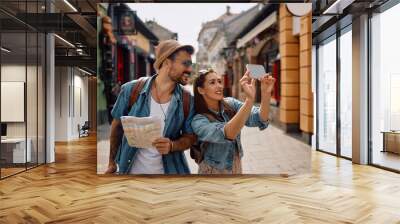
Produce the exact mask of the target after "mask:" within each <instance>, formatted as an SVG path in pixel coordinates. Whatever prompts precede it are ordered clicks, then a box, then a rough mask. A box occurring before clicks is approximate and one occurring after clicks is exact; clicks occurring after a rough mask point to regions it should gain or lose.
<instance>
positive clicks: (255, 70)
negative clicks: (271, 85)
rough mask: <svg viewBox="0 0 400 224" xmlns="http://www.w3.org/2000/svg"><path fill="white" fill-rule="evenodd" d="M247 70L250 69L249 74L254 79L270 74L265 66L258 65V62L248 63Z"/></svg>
mask: <svg viewBox="0 0 400 224" xmlns="http://www.w3.org/2000/svg"><path fill="white" fill-rule="evenodd" d="M246 68H247V70H248V71H249V73H250V74H249V75H250V77H251V78H253V79H258V80H260V79H262V78H264V77H265V76H267V75H268V74H267V73H266V72H265V69H264V66H262V65H256V64H247V65H246Z"/></svg>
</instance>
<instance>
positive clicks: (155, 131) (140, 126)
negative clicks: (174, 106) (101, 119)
mask: <svg viewBox="0 0 400 224" xmlns="http://www.w3.org/2000/svg"><path fill="white" fill-rule="evenodd" d="M121 122H122V127H123V129H124V134H125V137H126V139H127V140H128V145H129V146H131V147H136V148H144V149H147V148H153V146H152V143H153V141H154V140H155V139H157V138H160V137H161V135H162V130H161V118H160V117H134V116H122V117H121Z"/></svg>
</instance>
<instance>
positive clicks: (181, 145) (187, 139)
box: [171, 134, 197, 152]
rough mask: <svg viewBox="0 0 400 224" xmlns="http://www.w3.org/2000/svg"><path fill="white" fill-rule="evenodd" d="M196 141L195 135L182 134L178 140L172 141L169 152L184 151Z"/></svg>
mask: <svg viewBox="0 0 400 224" xmlns="http://www.w3.org/2000/svg"><path fill="white" fill-rule="evenodd" d="M196 140H197V137H196V135H195V134H183V135H182V136H181V137H180V138H178V139H176V140H174V141H172V144H171V145H172V148H171V151H172V152H175V151H184V150H186V149H188V148H190V146H192V145H193V144H194V143H195V142H196Z"/></svg>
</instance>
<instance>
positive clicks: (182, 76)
mask: <svg viewBox="0 0 400 224" xmlns="http://www.w3.org/2000/svg"><path fill="white" fill-rule="evenodd" d="M186 74H187V73H184V74H182V75H181V76H179V77H173V76H170V79H171V80H172V81H174V82H176V83H178V84H181V85H186V84H187V83H186V82H185V81H184V76H186Z"/></svg>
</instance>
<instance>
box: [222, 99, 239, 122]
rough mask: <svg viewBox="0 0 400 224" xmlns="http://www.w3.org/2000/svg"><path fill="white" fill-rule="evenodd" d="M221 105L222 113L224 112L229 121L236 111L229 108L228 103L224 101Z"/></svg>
mask: <svg viewBox="0 0 400 224" xmlns="http://www.w3.org/2000/svg"><path fill="white" fill-rule="evenodd" d="M222 104H223V105H224V111H225V113H226V114H227V115H228V117H229V118H230V119H232V118H233V117H234V116H235V114H236V111H235V110H234V109H233V108H232V107H231V105H229V103H228V102H226V101H225V100H224V101H222Z"/></svg>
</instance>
